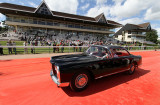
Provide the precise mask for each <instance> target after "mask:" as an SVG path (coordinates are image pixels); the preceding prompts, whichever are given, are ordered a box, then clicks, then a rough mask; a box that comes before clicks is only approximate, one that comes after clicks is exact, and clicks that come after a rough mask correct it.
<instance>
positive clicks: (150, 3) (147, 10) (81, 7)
mask: <svg viewBox="0 0 160 105" xmlns="http://www.w3.org/2000/svg"><path fill="white" fill-rule="evenodd" d="M41 1H42V0H23V1H22V0H0V2H1V3H3V2H8V3H14V4H19V5H25V6H30V7H37V6H38V5H39V4H40V3H41ZM45 1H46V3H47V4H48V6H49V8H50V9H51V10H54V11H60V12H67V13H72V14H78V15H85V16H90V17H95V16H97V15H99V14H100V13H104V14H105V16H106V18H107V19H109V20H114V21H116V22H119V23H121V24H123V25H125V24H126V23H132V24H141V23H144V22H150V23H151V27H152V28H154V29H156V30H157V31H158V35H159V37H160V1H159V0H45ZM4 19H5V17H4V15H2V14H1V13H0V21H1V20H4Z"/></svg>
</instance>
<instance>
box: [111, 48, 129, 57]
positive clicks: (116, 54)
mask: <svg viewBox="0 0 160 105" xmlns="http://www.w3.org/2000/svg"><path fill="white" fill-rule="evenodd" d="M110 51H111V53H112V57H121V56H129V55H130V54H129V53H128V51H127V50H125V49H110Z"/></svg>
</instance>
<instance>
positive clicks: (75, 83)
mask: <svg viewBox="0 0 160 105" xmlns="http://www.w3.org/2000/svg"><path fill="white" fill-rule="evenodd" d="M89 83H90V75H89V73H88V72H78V73H75V74H74V76H73V77H72V80H71V82H70V87H71V89H72V90H73V91H82V90H84V89H85V88H87V86H88V85H89Z"/></svg>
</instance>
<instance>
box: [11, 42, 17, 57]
mask: <svg viewBox="0 0 160 105" xmlns="http://www.w3.org/2000/svg"><path fill="white" fill-rule="evenodd" d="M12 45H13V46H16V43H15V42H14V41H13V42H12ZM13 51H14V53H15V55H16V54H17V52H16V47H13Z"/></svg>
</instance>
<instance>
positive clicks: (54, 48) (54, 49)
mask: <svg viewBox="0 0 160 105" xmlns="http://www.w3.org/2000/svg"><path fill="white" fill-rule="evenodd" d="M53 46H54V47H53V53H55V51H56V47H55V46H56V42H55V41H54V42H53Z"/></svg>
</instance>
